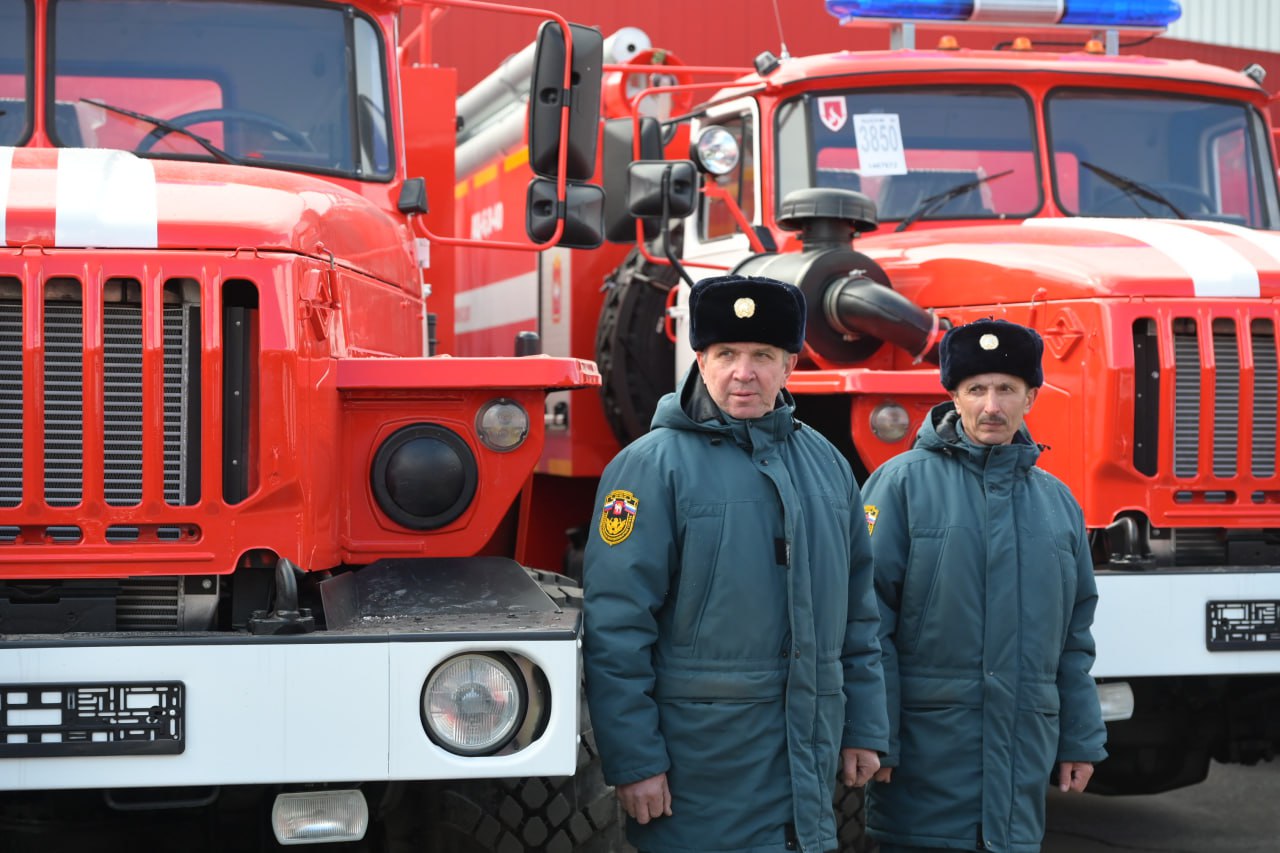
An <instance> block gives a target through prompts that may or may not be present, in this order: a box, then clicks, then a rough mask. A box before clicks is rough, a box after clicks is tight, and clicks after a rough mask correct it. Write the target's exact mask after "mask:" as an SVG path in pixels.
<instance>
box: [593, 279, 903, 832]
mask: <svg viewBox="0 0 1280 853" xmlns="http://www.w3.org/2000/svg"><path fill="white" fill-rule="evenodd" d="M689 306H690V321H691V327H690V343H691V344H692V346H693V348H694V349H695V350H696V351H697V365H696V367H695V368H694V369H691V370H690V371H689V373H688V374H687V375H686V376H685V378H684V381H683V383H682V384H681V387H680V389H679V391H677V392H675V393H672V394H668V395H667V396H665V397H664V398H663V399H662V400H661V401H660V402H659V404H658V409H657V412H656V413H655V415H654V418H653V425H652V430H651V431H650V432H649V433H648V434H647V435H645V436H643V437H642V438H640V439H638V440H637V441H635V442H634V443H632V444H631V445H629V446H628V447H626V448H625V449H624V450H623V451H622V452H621V453H620V454H619V455H618V456H617V458H616V459H614V460H613V462H612V463H611V464H610V465H609V466H608V467H607V468H606V469H605V472H604V474H603V475H602V477H601V479H600V490H599V493H598V496H597V502H596V505H597V507H599V508H600V509H599V512H600V519H599V524H598V528H597V530H596V531H595V532H594V534H593V535H592V537H591V539H590V541H589V543H588V545H587V552H586V569H585V575H584V579H585V593H586V605H585V614H586V615H585V618H586V630H585V635H584V659H585V664H586V674H587V699H588V702H589V705H590V711H591V716H592V719H593V720H594V721H595V731H596V736H597V740H598V744H599V748H600V755H601V759H602V761H603V766H604V771H605V778H606V780H607V781H608V782H610V783H611V784H613V785H615V786H616V787H617V794H618V798H619V800H620V801H621V803H622V806H623V808H624V809H625V810H626V812H627V814H628V815H629V816H630V818H631V820H630V821H629V822H628V827H627V831H628V838H629V840H630V841H631V843H632V844H634V845H635V846H636V847H638V848H639V849H640V850H642V851H645V853H713V851H738V853H748V851H750V853H768V851H779V853H781V852H782V851H785V850H800V851H810V853H821V851H826V850H834V849H835V848H836V847H837V846H838V841H837V837H836V824H835V818H834V813H833V809H832V795H833V788H834V786H835V782H836V779H837V775H839V776H840V777H841V778H843V780H844V782H845V783H846V784H848V785H854V786H858V785H862V784H864V783H865V782H866V781H867V780H868V779H869V778H870V776H871V774H872V773H873V772H874V771H875V770H876V768H877V767H879V758H878V753H879V752H880V751H881V750H883V749H885V748H886V746H887V737H888V721H887V720H886V718H885V708H884V681H883V674H882V671H881V667H880V648H879V645H878V644H877V641H876V635H877V629H878V619H877V610H876V603H875V596H874V593H873V591H872V583H871V553H870V542H869V540H868V537H867V530H866V525H865V524H864V523H863V520H862V515H861V512H860V511H859V507H860V506H861V505H862V499H861V497H860V495H859V492H858V487H857V484H856V483H855V481H854V479H853V475H852V473H851V472H850V470H849V465H848V463H847V461H846V460H845V459H844V458H843V457H842V456H841V455H840V453H839V452H838V451H837V450H836V449H835V448H834V447H833V446H832V445H831V443H830V442H828V441H827V440H826V439H825V438H823V437H822V436H821V435H819V434H818V433H817V432H815V431H814V430H813V429H812V428H811V427H808V426H805V425H804V424H802V423H800V422H799V421H798V420H796V419H795V417H794V409H795V406H794V403H793V401H792V399H791V396H790V395H789V394H788V393H787V392H786V390H785V389H784V387H783V386H784V385H785V383H786V380H787V377H788V376H789V375H790V374H791V371H792V369H793V368H794V367H795V364H796V359H797V355H796V354H797V353H798V352H799V351H800V349H801V347H802V345H803V343H804V319H805V304H804V296H803V295H802V294H801V292H800V291H799V289H797V288H795V287H794V286H792V285H789V284H785V283H783V282H780V281H775V280H773V279H767V278H746V277H742V276H724V277H718V278H712V279H707V280H704V281H701V282H699V283H698V284H696V285H695V286H694V288H693V290H692V291H691V294H690V299H689Z"/></svg>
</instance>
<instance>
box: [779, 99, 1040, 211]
mask: <svg viewBox="0 0 1280 853" xmlns="http://www.w3.org/2000/svg"><path fill="white" fill-rule="evenodd" d="M778 116H779V118H778V170H779V171H778V185H779V188H780V190H781V192H780V193H779V199H781V198H783V197H785V195H786V193H787V192H790V191H791V190H795V189H801V188H805V187H841V188H844V189H851V190H857V191H858V192H861V193H864V194H866V195H867V196H869V197H870V198H871V200H872V201H874V202H875V203H876V206H877V208H878V210H879V214H880V219H881V221H892V220H898V221H901V220H905V219H907V218H908V217H910V218H912V219H913V220H914V219H915V218H920V219H966V218H1002V219H1003V218H1009V217H1024V216H1029V215H1031V214H1032V213H1034V212H1035V211H1036V210H1037V209H1038V208H1039V207H1040V204H1041V193H1040V180H1039V177H1038V176H1039V168H1038V166H1037V163H1036V157H1037V155H1036V143H1035V122H1034V119H1033V113H1032V103H1031V100H1030V99H1029V98H1027V97H1026V96H1025V95H1023V94H1022V93H1020V92H1019V91H1017V90H1016V89H1012V88H1007V87H970V86H963V87H939V88H930V89H927V90H925V89H920V88H912V89H872V90H862V91H857V92H830V93H821V94H816V95H811V96H808V97H807V98H804V99H797V100H793V101H789V102H787V103H786V104H784V105H782V107H781V108H780V109H779V111H778ZM801 146H804V147H806V148H807V149H808V156H803V155H802V156H797V154H798V152H799V150H801V149H800V147H801ZM996 175H1000V176H1001V177H1000V179H999V180H992V178H994V177H995V176H996ZM960 186H968V187H970V188H971V189H970V191H966V192H954V190H955V188H956V187H960Z"/></svg>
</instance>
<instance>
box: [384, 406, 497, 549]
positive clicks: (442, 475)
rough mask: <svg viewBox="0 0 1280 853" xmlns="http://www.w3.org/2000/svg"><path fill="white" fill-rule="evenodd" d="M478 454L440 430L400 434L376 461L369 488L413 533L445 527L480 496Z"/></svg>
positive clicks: (430, 427) (421, 427)
mask: <svg viewBox="0 0 1280 853" xmlns="http://www.w3.org/2000/svg"><path fill="white" fill-rule="evenodd" d="M477 478H478V474H477V470H476V458H475V454H473V453H472V452H471V447H470V446H469V445H468V444H467V443H466V442H465V441H463V440H462V438H461V436H459V435H458V434H457V433H456V432H453V431H452V430H449V429H445V428H444V427H442V426H440V425H438V424H413V425H411V426H407V427H402V428H401V429H398V430H396V431H395V432H394V433H392V434H391V436H390V437H389V438H388V439H387V440H386V441H384V442H382V445H381V446H380V447H379V448H378V452H377V453H376V454H374V457H373V470H372V471H371V472H370V485H371V486H372V488H373V496H374V499H375V500H377V502H378V506H379V507H380V508H381V509H382V511H383V512H385V513H386V514H387V517H388V518H390V519H391V520H392V521H394V522H396V523H397V524H401V525H404V526H405V527H407V528H409V529H410V530H435V529H436V528H438V527H444V526H445V525H446V524H448V523H449V522H451V521H453V520H454V519H456V518H457V517H458V516H460V515H462V513H463V512H464V511H465V510H466V509H467V507H468V506H470V505H471V499H472V498H474V497H475V494H476V480H477Z"/></svg>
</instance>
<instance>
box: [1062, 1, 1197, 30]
mask: <svg viewBox="0 0 1280 853" xmlns="http://www.w3.org/2000/svg"><path fill="white" fill-rule="evenodd" d="M1181 17H1182V4H1181V3H1179V2H1178V0H1128V2H1126V0H1067V11H1066V13H1065V14H1063V16H1062V23H1064V24H1076V25H1080V24H1084V25H1097V26H1104V27H1167V26H1169V25H1170V24H1172V23H1173V22H1174V21H1176V20H1178V19H1179V18H1181Z"/></svg>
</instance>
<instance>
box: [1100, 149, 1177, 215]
mask: <svg viewBox="0 0 1280 853" xmlns="http://www.w3.org/2000/svg"><path fill="white" fill-rule="evenodd" d="M1080 165H1081V166H1084V167H1085V168H1086V169H1088V170H1089V171H1090V172H1093V173H1094V174H1095V175H1097V176H1098V177H1099V178H1102V180H1104V181H1106V182H1107V183H1109V184H1111V185H1112V186H1113V187H1117V188H1119V189H1121V190H1123V191H1124V194H1125V195H1127V196H1129V198H1131V199H1133V204H1134V207H1136V208H1138V210H1141V211H1142V213H1143V215H1144V216H1151V211H1149V210H1147V209H1146V208H1145V207H1143V206H1142V205H1141V204H1139V203H1138V199H1140V198H1145V199H1146V200H1147V201H1154V202H1155V203H1156V204H1163V205H1164V206H1165V207H1167V208H1169V209H1170V210H1172V211H1173V213H1174V215H1175V216H1177V217H1178V218H1179V219H1187V218H1188V217H1187V215H1186V214H1185V213H1183V212H1182V208H1180V207H1178V206H1177V205H1176V204H1174V203H1173V202H1171V201H1169V199H1167V198H1165V197H1164V196H1163V195H1161V194H1160V193H1159V192H1157V191H1156V190H1153V189H1152V188H1151V187H1149V186H1147V185H1145V184H1140V183H1138V182H1137V181H1135V180H1133V179H1132V178H1126V177H1125V176H1124V175H1117V174H1116V173H1115V172H1108V171H1107V170H1106V169H1104V168H1102V167H1101V166H1095V165H1093V164H1092V163H1090V162H1088V161H1087V160H1081V161H1080Z"/></svg>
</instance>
